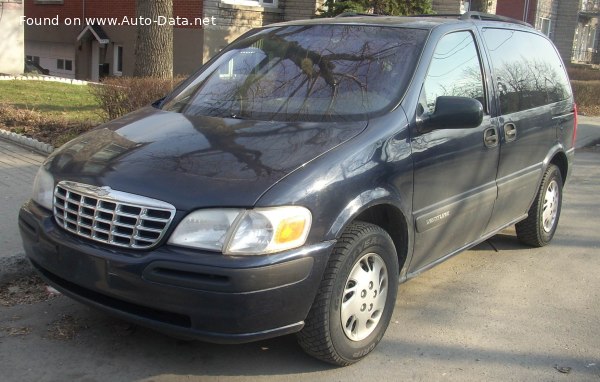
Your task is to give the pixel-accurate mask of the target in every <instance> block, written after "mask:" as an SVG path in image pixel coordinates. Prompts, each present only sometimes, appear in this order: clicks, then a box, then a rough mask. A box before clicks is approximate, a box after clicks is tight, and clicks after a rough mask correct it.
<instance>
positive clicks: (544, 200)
mask: <svg viewBox="0 0 600 382" xmlns="http://www.w3.org/2000/svg"><path fill="white" fill-rule="evenodd" d="M562 189H563V180H562V175H561V173H560V170H559V169H558V167H556V166H555V165H553V164H551V165H549V166H548V168H547V169H546V172H545V173H544V176H543V178H542V183H541V184H540V188H539V190H538V193H537V195H536V197H535V200H534V201H533V204H532V205H531V207H530V208H529V214H528V216H527V219H525V220H523V221H521V222H519V223H517V224H516V226H515V228H516V231H517V238H518V239H519V240H520V241H521V242H523V243H525V244H528V245H531V246H533V247H543V246H545V245H547V244H548V243H550V241H551V240H552V237H553V236H554V233H555V232H556V227H557V226H558V219H559V218H560V210H561V206H562Z"/></svg>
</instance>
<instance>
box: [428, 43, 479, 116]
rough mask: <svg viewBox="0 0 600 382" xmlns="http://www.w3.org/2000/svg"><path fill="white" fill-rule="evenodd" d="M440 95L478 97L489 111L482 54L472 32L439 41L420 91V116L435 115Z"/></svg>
mask: <svg viewBox="0 0 600 382" xmlns="http://www.w3.org/2000/svg"><path fill="white" fill-rule="evenodd" d="M440 96H456V97H470V98H475V99H476V100H478V101H479V102H481V104H482V105H483V109H484V110H486V109H487V107H486V101H485V90H484V86H483V76H482V72H481V65H480V61H479V53H478V52H477V48H476V46H475V41H474V40H473V35H472V34H471V32H466V31H464V32H456V33H450V34H447V35H446V36H444V37H442V39H441V40H440V41H439V43H438V45H437V47H436V49H435V52H434V54H433V59H432V60H431V65H430V66H429V71H428V73H427V77H425V81H424V84H423V88H422V89H421V95H420V97H419V105H418V107H417V115H419V116H420V115H422V114H423V113H425V112H427V113H433V111H434V110H435V101H436V99H437V97H440ZM486 111H487V110H486Z"/></svg>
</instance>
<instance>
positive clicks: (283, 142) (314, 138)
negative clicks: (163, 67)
mask: <svg viewBox="0 0 600 382" xmlns="http://www.w3.org/2000/svg"><path fill="white" fill-rule="evenodd" d="M366 125H367V122H366V121H359V122H352V121H349V122H324V123H323V122H272V121H251V120H240V119H223V118H215V117H202V116H200V117H198V116H194V117H191V116H186V115H184V114H180V113H174V112H167V111H162V110H159V109H155V108H151V107H148V108H144V109H141V110H139V111H137V112H134V113H131V114H128V115H126V116H124V117H122V118H120V119H117V120H114V121H112V122H109V123H107V124H105V125H102V126H100V127H98V128H96V129H94V130H92V131H91V132H89V133H86V134H84V135H82V136H80V137H78V138H76V139H75V140H73V141H71V142H69V143H67V144H65V145H64V146H63V147H61V148H60V149H59V150H57V151H55V152H54V153H53V154H52V155H51V156H50V157H49V158H48V161H47V167H48V168H49V170H50V171H51V172H52V173H53V174H54V176H55V178H56V180H57V181H60V180H72V181H77V182H82V183H87V184H92V185H97V186H109V187H111V188H112V189H114V190H119V191H124V192H129V193H133V194H138V195H142V196H147V197H151V198H155V199H159V200H163V201H166V202H169V203H171V204H173V205H174V206H175V207H176V208H177V209H179V210H190V209H195V208H201V207H250V206H253V205H254V204H255V203H256V201H257V200H258V198H259V197H260V196H261V195H262V194H263V193H264V192H265V191H267V190H268V189H269V188H270V187H271V186H273V185H274V184H275V183H277V182H278V181H279V180H281V179H282V178H283V177H285V176H286V175H287V174H289V173H291V172H292V171H294V170H295V169H297V168H299V167H301V166H303V165H305V164H306V163H308V162H309V161H311V160H312V159H314V158H316V157H317V156H319V155H321V154H323V153H325V152H327V151H329V150H331V149H332V148H334V147H336V146H338V145H340V144H342V143H343V142H345V141H347V140H349V139H351V138H352V137H354V136H356V135H358V134H359V133H360V132H361V131H362V130H364V128H365V127H366ZM299 186H300V185H299Z"/></svg>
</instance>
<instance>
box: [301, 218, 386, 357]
mask: <svg viewBox="0 0 600 382" xmlns="http://www.w3.org/2000/svg"><path fill="white" fill-rule="evenodd" d="M397 291H398V257H397V255H396V250H395V247H394V244H393V242H392V240H391V238H390V237H389V235H388V234H387V233H386V232H385V231H384V230H383V229H382V228H380V227H378V226H376V225H373V224H369V223H362V222H356V223H352V224H351V225H350V226H349V227H348V228H347V229H346V231H345V232H344V234H343V235H342V236H341V238H340V240H339V241H338V243H337V244H336V246H335V248H334V250H333V253H332V254H331V257H330V260H329V262H328V264H327V269H326V270H325V275H324V277H323V280H322V281H321V285H320V287H319V292H318V294H317V297H316V298H315V301H314V303H313V306H312V308H311V310H310V312H309V314H308V317H307V318H306V321H305V326H304V328H303V329H302V331H301V332H300V333H298V342H299V344H300V346H302V348H303V349H304V350H305V351H306V352H307V353H308V354H310V355H312V356H313V357H316V358H318V359H320V360H322V361H325V362H329V363H332V364H335V365H340V366H347V365H350V364H352V363H354V362H357V361H359V360H360V359H362V358H364V357H365V356H366V355H367V354H369V353H370V352H371V351H372V350H373V349H374V348H375V346H376V345H377V343H379V341H380V340H381V338H382V337H383V334H384V333H385V330H386V329H387V326H388V324H389V322H390V319H391V316H392V312H393V309H394V304H395V302H396V293H397Z"/></svg>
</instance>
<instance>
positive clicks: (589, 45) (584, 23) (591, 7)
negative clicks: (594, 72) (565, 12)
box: [573, 0, 600, 65]
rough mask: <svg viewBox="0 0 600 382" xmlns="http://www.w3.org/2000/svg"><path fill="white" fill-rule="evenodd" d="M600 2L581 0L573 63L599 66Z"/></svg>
mask: <svg viewBox="0 0 600 382" xmlns="http://www.w3.org/2000/svg"><path fill="white" fill-rule="evenodd" d="M599 21H600V0H583V1H582V2H581V7H580V8H579V13H578V16H577V30H576V31H575V38H574V43H573V62H575V63H582V64H593V65H600V52H598V50H599V49H600V47H599V41H600V28H599V26H598V24H599Z"/></svg>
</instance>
